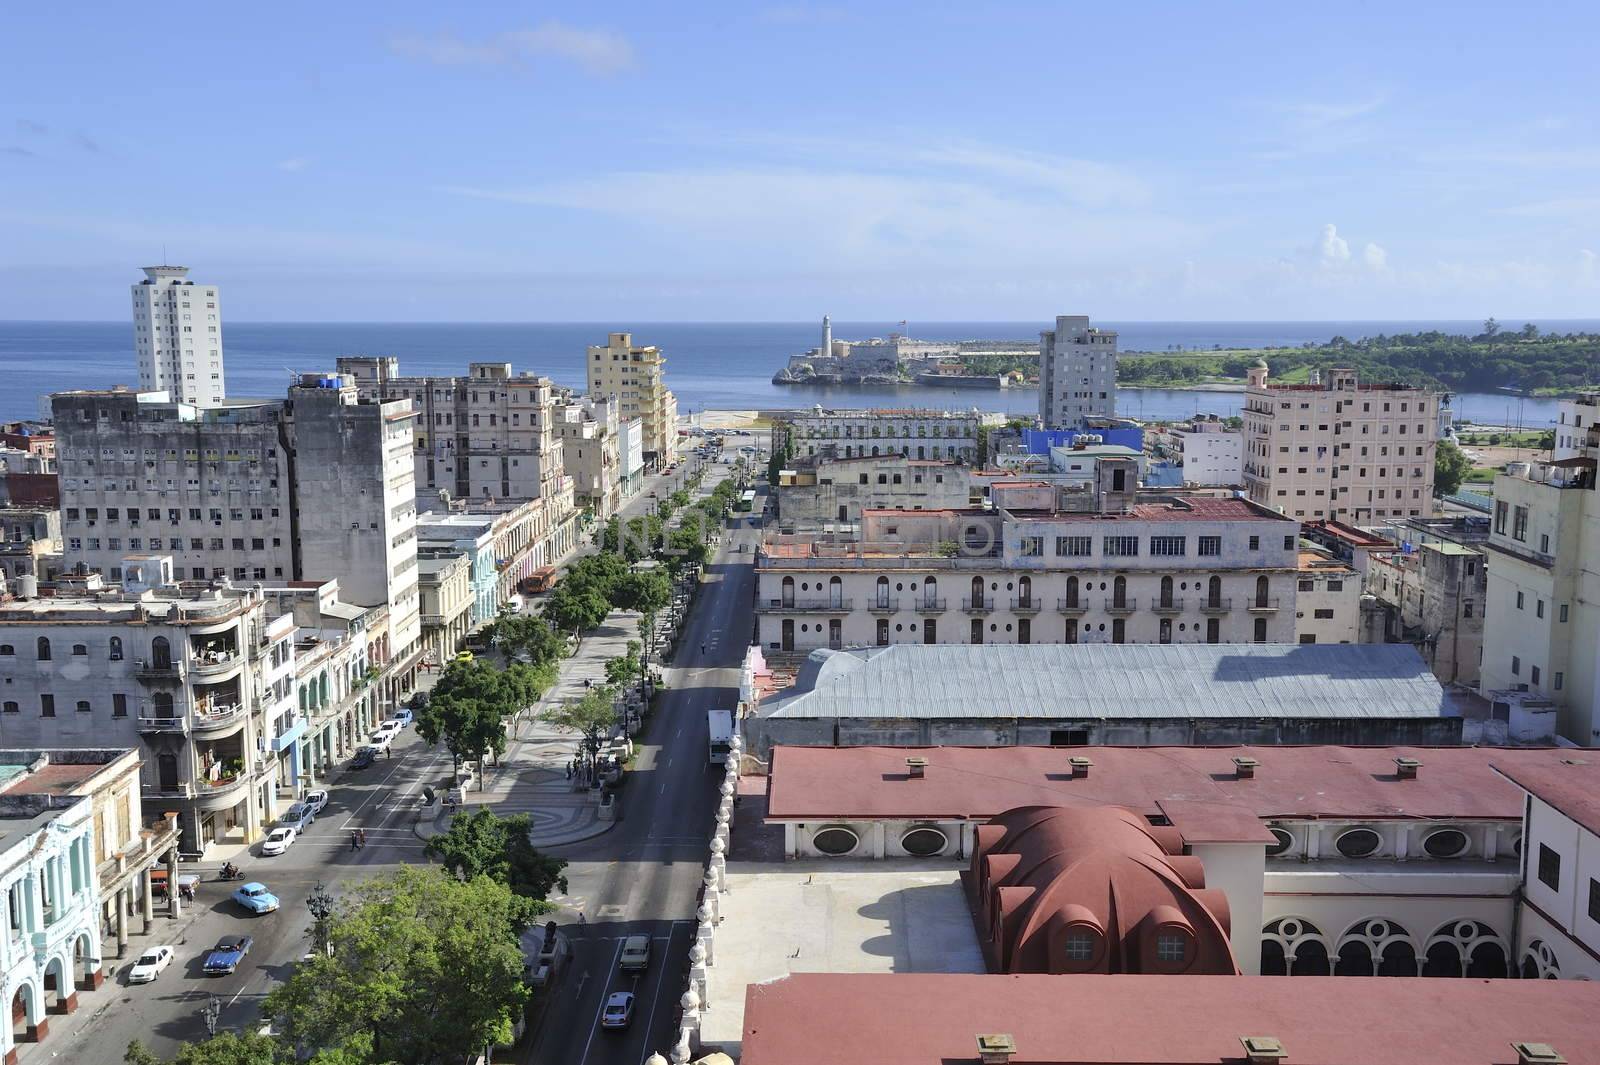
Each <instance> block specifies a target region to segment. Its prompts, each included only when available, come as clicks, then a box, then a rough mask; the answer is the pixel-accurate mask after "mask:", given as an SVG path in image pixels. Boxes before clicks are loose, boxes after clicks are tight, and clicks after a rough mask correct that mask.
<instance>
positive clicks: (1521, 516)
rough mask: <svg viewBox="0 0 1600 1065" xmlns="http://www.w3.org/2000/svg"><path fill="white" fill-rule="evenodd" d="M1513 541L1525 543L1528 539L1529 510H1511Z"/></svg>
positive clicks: (1524, 508) (1519, 508)
mask: <svg viewBox="0 0 1600 1065" xmlns="http://www.w3.org/2000/svg"><path fill="white" fill-rule="evenodd" d="M1511 539H1513V540H1515V541H1517V542H1518V543H1523V542H1525V541H1526V540H1527V539H1528V508H1527V507H1512V508H1511Z"/></svg>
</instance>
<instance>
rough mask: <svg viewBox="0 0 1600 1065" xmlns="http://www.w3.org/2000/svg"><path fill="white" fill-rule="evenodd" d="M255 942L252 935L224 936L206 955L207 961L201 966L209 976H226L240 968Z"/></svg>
mask: <svg viewBox="0 0 1600 1065" xmlns="http://www.w3.org/2000/svg"><path fill="white" fill-rule="evenodd" d="M255 942H256V941H255V939H254V938H253V937H251V936H223V937H222V938H221V939H219V940H217V945H216V946H214V947H212V948H211V953H210V954H207V955H206V963H205V965H204V966H202V967H201V968H202V969H203V970H204V972H205V974H206V975H207V976H226V975H227V974H229V973H231V972H233V971H234V970H235V969H237V968H239V965H240V963H241V962H243V961H244V956H245V955H246V954H249V953H250V948H251V947H253V946H255Z"/></svg>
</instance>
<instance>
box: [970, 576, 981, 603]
mask: <svg viewBox="0 0 1600 1065" xmlns="http://www.w3.org/2000/svg"><path fill="white" fill-rule="evenodd" d="M972 605H973V606H979V607H981V606H982V605H983V578H982V577H974V578H972Z"/></svg>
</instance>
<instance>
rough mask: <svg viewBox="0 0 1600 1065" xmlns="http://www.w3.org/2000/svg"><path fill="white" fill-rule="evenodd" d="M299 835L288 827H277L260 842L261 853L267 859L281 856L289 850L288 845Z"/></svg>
mask: <svg viewBox="0 0 1600 1065" xmlns="http://www.w3.org/2000/svg"><path fill="white" fill-rule="evenodd" d="M299 834H300V833H299V832H298V831H296V830H295V829H293V828H290V827H289V826H288V825H279V826H278V827H277V828H275V829H273V830H272V831H271V832H269V833H267V838H266V839H264V840H262V841H261V853H262V854H263V855H264V856H266V857H268V858H271V857H274V856H276V855H279V854H282V853H283V852H284V851H286V850H288V849H289V845H290V844H292V843H293V842H294V840H295V837H296V836H298V835H299Z"/></svg>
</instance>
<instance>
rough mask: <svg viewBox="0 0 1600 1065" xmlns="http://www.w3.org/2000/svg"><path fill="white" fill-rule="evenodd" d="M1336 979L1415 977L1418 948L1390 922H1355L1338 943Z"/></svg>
mask: <svg viewBox="0 0 1600 1065" xmlns="http://www.w3.org/2000/svg"><path fill="white" fill-rule="evenodd" d="M1338 955H1339V960H1338V963H1337V964H1336V965H1335V966H1334V970H1333V974H1334V975H1335V976H1416V975H1417V947H1416V944H1415V943H1414V942H1413V941H1412V939H1411V934H1410V933H1409V932H1407V931H1406V930H1405V929H1404V928H1402V927H1401V926H1399V925H1398V924H1395V923H1394V922H1393V921H1391V920H1388V919H1387V918H1383V917H1372V918H1367V919H1366V920H1362V921H1357V922H1356V923H1355V924H1354V925H1352V926H1351V927H1350V930H1349V931H1347V932H1345V934H1344V937H1343V938H1342V939H1341V940H1340V941H1339V950H1338Z"/></svg>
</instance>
